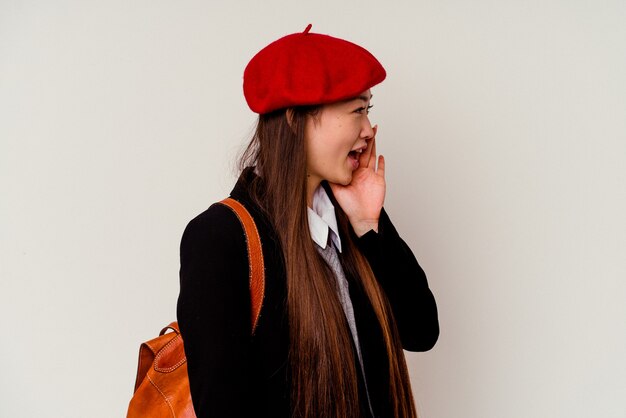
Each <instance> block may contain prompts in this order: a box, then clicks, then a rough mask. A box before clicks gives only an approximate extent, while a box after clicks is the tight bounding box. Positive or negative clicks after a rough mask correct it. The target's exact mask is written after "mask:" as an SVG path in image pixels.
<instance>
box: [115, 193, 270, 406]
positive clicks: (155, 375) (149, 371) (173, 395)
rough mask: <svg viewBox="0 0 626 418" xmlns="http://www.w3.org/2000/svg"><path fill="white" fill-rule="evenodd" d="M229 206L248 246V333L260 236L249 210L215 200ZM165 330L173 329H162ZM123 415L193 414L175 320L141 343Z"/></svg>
mask: <svg viewBox="0 0 626 418" xmlns="http://www.w3.org/2000/svg"><path fill="white" fill-rule="evenodd" d="M219 203H221V204H224V205H226V206H228V207H229V208H230V209H232V210H233V211H234V212H235V214H236V215H237V217H238V218H239V221H240V222H241V224H242V226H243V229H244V232H245V236H246V243H247V247H248V263H249V266H250V299H251V304H252V333H253V334H254V330H255V329H256V325H257V322H258V320H259V314H260V313H261V305H262V303H263V296H264V292H265V269H264V266H263V251H262V248H261V238H260V237H259V232H258V230H257V229H256V225H255V223H254V220H253V219H252V216H250V213H249V212H248V211H247V210H246V208H244V207H243V205H242V204H241V203H239V202H237V201H236V200H234V199H232V198H226V199H224V200H222V201H221V202H219ZM167 330H172V331H174V332H170V333H166V331H167ZM126 417H127V418H140V417H141V418H145V417H149V418H195V417H196V414H195V412H194V410H193V404H192V403H191V392H190V391H189V378H188V377H187V358H186V357H185V350H184V347H183V338H182V336H181V335H180V330H179V329H178V324H177V323H176V322H172V323H171V324H169V325H168V326H166V327H165V328H163V329H162V330H161V332H160V333H159V336H158V337H156V338H154V339H152V340H150V341H147V342H145V343H143V344H141V347H140V348H139V365H138V366H137V379H136V381H135V393H134V395H133V397H132V399H131V400H130V404H129V405H128V414H127V415H126Z"/></svg>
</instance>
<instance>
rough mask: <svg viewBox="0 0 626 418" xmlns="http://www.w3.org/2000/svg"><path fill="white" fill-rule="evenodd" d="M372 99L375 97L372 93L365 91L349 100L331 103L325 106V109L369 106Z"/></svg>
mask: <svg viewBox="0 0 626 418" xmlns="http://www.w3.org/2000/svg"><path fill="white" fill-rule="evenodd" d="M372 97H373V95H372V93H371V92H370V91H369V90H365V91H364V92H362V93H360V94H358V95H356V96H354V97H350V98H348V99H344V100H340V101H338V102H334V103H329V104H327V105H325V106H324V107H327V108H332V107H340V106H347V105H350V106H352V105H362V104H367V103H369V101H370V100H372Z"/></svg>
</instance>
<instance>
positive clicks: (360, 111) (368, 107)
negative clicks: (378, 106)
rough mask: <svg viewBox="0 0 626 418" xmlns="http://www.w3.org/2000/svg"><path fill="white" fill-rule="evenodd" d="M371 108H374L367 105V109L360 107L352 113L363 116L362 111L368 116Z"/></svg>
mask: <svg viewBox="0 0 626 418" xmlns="http://www.w3.org/2000/svg"><path fill="white" fill-rule="evenodd" d="M373 107H374V105H369V106H367V107H365V106H362V107H359V108H358V109H357V110H355V111H354V113H358V114H360V115H361V114H363V112H364V111H366V113H367V114H368V115H369V113H370V109H371V108H373Z"/></svg>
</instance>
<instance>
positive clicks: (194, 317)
mask: <svg viewBox="0 0 626 418" xmlns="http://www.w3.org/2000/svg"><path fill="white" fill-rule="evenodd" d="M254 176H256V174H255V173H254V170H253V168H252V167H248V168H246V169H245V170H244V171H243V172H242V174H241V176H240V178H239V179H238V181H237V183H236V185H235V187H234V189H233V190H232V192H231V195H230V196H231V197H232V198H234V199H236V200H238V201H239V202H241V203H242V204H243V205H244V206H245V207H246V209H248V211H249V212H250V214H251V215H252V217H253V218H254V220H255V223H256V225H257V228H258V231H259V235H260V237H261V243H262V246H263V258H264V263H265V280H266V282H265V296H264V300H263V306H262V309H261V315H260V318H259V322H258V325H257V328H256V330H255V333H254V335H252V336H251V335H250V329H251V323H250V321H251V320H250V317H251V313H250V309H251V308H250V293H249V292H250V291H249V271H248V258H247V250H246V242H245V237H244V234H243V229H242V227H241V225H240V223H239V220H238V219H237V217H236V215H235V214H234V213H233V212H232V211H231V210H230V209H229V208H227V207H225V206H223V205H219V204H215V205H212V206H211V207H210V208H208V209H207V210H206V211H204V212H202V213H201V214H200V215H198V216H197V217H195V218H194V219H193V220H191V221H190V222H189V224H188V225H187V228H186V229H185V232H184V233H183V237H182V241H181V248H180V257H181V268H180V295H179V299H178V307H177V316H178V323H179V326H180V329H181V333H182V335H183V339H184V341H185V353H186V356H187V363H188V373H189V382H190V388H191V394H192V400H193V404H194V409H195V411H196V415H197V416H198V418H205V417H250V416H263V417H276V418H283V417H284V418H287V417H290V416H291V410H290V395H291V392H290V382H289V370H288V369H289V367H288V357H287V356H288V351H289V324H288V317H287V306H286V300H287V289H286V277H285V264H284V259H283V255H282V251H281V249H280V243H279V239H278V236H277V235H276V232H275V231H274V230H273V228H272V226H271V223H270V222H269V221H268V219H267V218H266V217H265V216H264V215H263V214H262V213H261V211H260V210H259V208H258V207H257V206H256V205H255V204H254V203H253V202H252V201H251V199H250V195H249V193H248V191H247V186H246V185H247V184H249V182H250V180H251V179H252V178H253V177H254ZM322 187H323V190H318V192H319V195H320V196H319V197H320V198H323V194H324V193H323V192H325V193H326V194H327V196H326V198H328V195H330V196H332V191H331V190H330V187H328V185H327V184H326V183H325V182H323V183H322ZM316 194H318V193H317V192H316ZM319 201H320V200H319V199H317V200H316V202H319ZM329 201H330V200H329ZM327 203H328V202H326V203H324V204H323V205H322V206H321V207H317V208H316V204H315V203H314V205H313V209H314V210H311V209H309V212H308V215H309V221H310V224H311V225H313V226H312V227H311V237H312V239H313V240H314V242H315V243H316V245H317V246H318V247H317V248H318V250H319V251H320V254H322V252H323V251H325V250H326V251H330V250H332V251H336V252H337V253H339V254H340V252H341V241H342V240H345V239H348V238H347V237H342V236H339V233H338V229H337V228H336V219H335V224H334V225H332V223H333V219H334V217H333V216H331V215H332V210H331V211H330V212H329V211H328V209H329V206H328V204H327ZM331 207H332V204H331ZM315 209H317V210H315ZM316 216H317V217H319V218H320V219H315V218H316ZM320 220H321V221H322V222H321V223H320V222H319V221H320ZM325 226H327V227H328V228H326V229H324V228H325ZM333 226H334V227H335V228H334V229H335V230H333ZM335 235H336V236H335ZM327 245H332V247H327ZM357 246H358V247H359V249H360V250H361V251H362V253H363V254H364V256H365V257H366V258H367V260H368V262H369V263H370V266H371V267H372V270H373V271H374V274H375V276H376V279H377V280H378V282H379V283H380V285H381V286H382V288H383V290H384V291H385V294H386V295H387V298H388V299H389V302H390V304H391V307H392V310H393V314H394V318H395V321H396V325H397V327H398V330H399V333H400V337H401V340H402V345H403V348H404V349H406V350H410V351H426V350H429V349H430V348H432V347H433V346H434V344H435V342H436V341H437V338H438V335H439V325H438V319H437V308H436V304H435V300H434V297H433V295H432V293H431V291H430V289H429V288H428V283H427V280H426V276H425V275H424V272H423V270H422V269H421V267H420V266H419V264H418V262H417V260H416V259H415V256H414V255H413V253H412V252H411V250H410V249H409V247H408V246H407V245H406V243H405V242H404V241H403V240H402V239H401V238H400V236H399V235H398V233H397V231H396V229H395V227H394V226H393V224H392V223H391V221H390V219H389V217H388V215H387V213H386V211H385V209H384V208H383V210H382V211H381V215H380V220H379V226H378V232H375V231H373V230H370V231H369V232H367V233H366V234H364V235H363V236H361V237H360V238H358V239H357ZM324 258H325V259H327V258H326V257H324ZM327 260H329V259H327ZM344 276H345V277H344V279H342V280H344V281H343V283H344V285H346V286H345V287H346V288H347V290H348V292H344V293H343V295H342V294H339V295H338V297H339V298H340V300H341V301H342V307H343V308H344V312H346V322H347V324H348V325H349V326H350V333H351V335H352V337H353V338H352V348H353V350H354V353H355V355H354V358H355V362H356V363H355V369H356V370H357V376H358V380H359V381H358V387H359V395H360V396H359V399H360V409H361V416H364V417H366V416H372V412H370V411H373V414H374V416H376V417H390V418H391V417H392V410H391V405H390V401H389V394H388V393H389V390H388V388H389V376H388V370H387V364H388V363H387V354H386V349H385V344H384V341H383V338H382V333H381V330H380V327H379V325H378V321H377V319H376V316H375V314H374V311H373V309H372V308H371V306H370V304H369V301H368V299H367V296H366V295H365V293H364V292H363V290H362V289H361V287H360V285H359V284H358V282H357V281H356V280H355V278H353V277H349V275H347V274H346V275H344ZM338 280H339V279H338ZM346 283H347V284H346ZM338 284H339V285H341V283H340V282H339V281H338ZM348 293H349V295H348ZM342 298H343V299H342ZM348 302H349V305H350V306H349V307H347V303H348ZM349 311H350V312H349ZM320 326H323V324H322V323H320Z"/></svg>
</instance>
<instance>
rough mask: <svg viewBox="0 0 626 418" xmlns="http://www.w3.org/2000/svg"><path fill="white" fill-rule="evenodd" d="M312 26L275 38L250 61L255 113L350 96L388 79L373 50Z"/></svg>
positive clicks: (247, 84)
mask: <svg viewBox="0 0 626 418" xmlns="http://www.w3.org/2000/svg"><path fill="white" fill-rule="evenodd" d="M310 29H311V25H309V26H307V28H306V29H305V30H304V32H302V33H293V34H291V35H287V36H285V37H283V38H280V39H278V40H276V41H274V42H272V43H271V44H269V45H268V46H266V47H265V48H263V49H262V50H261V51H259V52H258V53H257V54H256V55H255V56H254V57H253V58H252V59H251V60H250V62H249V63H248V65H247V66H246V69H245V71H244V73H243V94H244V96H245V97H246V101H247V102H248V106H250V109H252V111H253V112H256V113H261V114H262V113H268V112H271V111H273V110H277V109H282V108H286V107H291V106H298V105H316V104H324V103H332V102H336V101H339V100H343V99H349V98H351V97H356V96H358V95H359V93H362V92H363V91H365V90H367V89H369V88H370V87H372V86H375V85H376V84H378V83H380V82H381V81H383V80H384V79H385V76H386V73H385V69H384V68H383V66H382V65H380V62H378V60H377V59H376V58H374V56H373V55H372V54H370V53H369V51H367V50H366V49H364V48H362V47H360V46H358V45H355V44H353V43H352V42H348V41H345V40H343V39H339V38H333V37H332V36H328V35H321V34H318V33H309V30H310Z"/></svg>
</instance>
